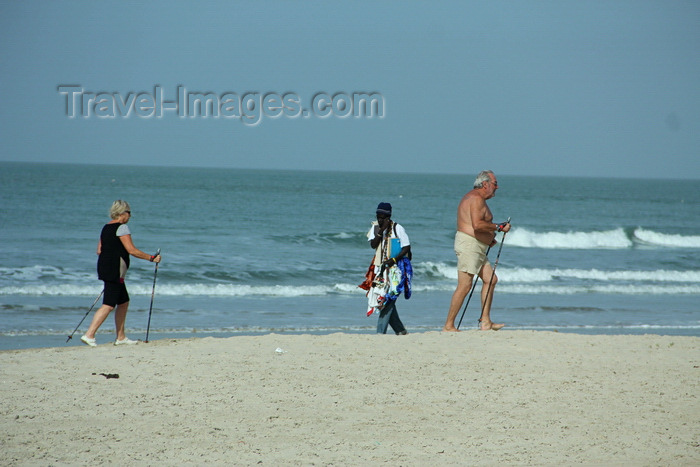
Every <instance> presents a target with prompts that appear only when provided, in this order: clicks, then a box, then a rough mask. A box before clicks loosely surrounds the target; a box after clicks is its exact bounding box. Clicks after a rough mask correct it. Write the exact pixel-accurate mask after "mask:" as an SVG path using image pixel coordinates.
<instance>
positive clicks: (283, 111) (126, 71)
mask: <svg viewBox="0 0 700 467" xmlns="http://www.w3.org/2000/svg"><path fill="white" fill-rule="evenodd" d="M0 62H1V63H2V67H1V69H0V82H1V83H2V89H3V93H2V105H1V106H0V141H2V150H1V153H0V160H4V161H56V162H76V163H117V164H146V165H177V166H212V167H242V168H301V169H324V170H325V169H328V170H356V171H388V172H402V171H405V172H436V173H464V174H469V175H470V176H471V175H473V174H476V173H477V172H478V171H479V170H482V169H484V168H490V169H492V170H494V171H496V173H497V174H504V175H505V174H509V175H571V176H579V175H580V176H620V177H664V178H669V177H670V178H674V177H683V178H700V2H697V1H643V0H629V1H615V0H611V1H603V0H601V1H579V0H577V1H562V0H552V1H507V2H506V1H480V2H472V1H450V2H423V1H421V2H414V1H402V2H398V1H397V2H379V1H371V2H321V1H318V2H311V1H299V2H297V1H287V0H285V1H256V2H252V1H247V2H229V1H222V2H184V1H164V2H148V3H146V4H144V5H142V4H141V2H100V1H96V2H82V1H81V2H77V1H67V2H48V1H47V2H34V1H28V2H16V1H3V2H2V3H0ZM60 86H72V87H69V88H65V87H64V88H60V89H59V87H60ZM156 86H159V87H160V89H157V88H156ZM197 93H201V94H202V95H203V94H205V93H210V98H211V99H212V100H211V103H210V105H211V106H212V107H211V108H210V109H209V110H210V111H212V112H213V111H214V106H215V107H216V109H215V110H216V111H217V112H218V115H216V116H213V115H211V114H210V115H209V116H208V117H204V116H202V115H199V114H194V115H193V116H192V115H191V116H184V115H188V112H191V111H193V109H192V107H193V106H188V107H187V108H185V106H183V105H179V106H178V107H177V109H175V108H174V106H175V105H176V104H177V99H178V96H179V95H182V96H183V97H184V100H188V99H191V98H193V99H195V100H194V101H193V103H194V104H196V97H197ZM354 93H366V94H371V93H375V94H374V96H375V97H377V98H378V101H377V102H380V103H381V105H375V107H374V110H375V111H377V112H381V114H382V115H381V116H379V115H377V114H375V115H372V116H367V115H364V116H362V115H360V116H357V117H356V116H353V115H352V114H351V115H350V116H343V114H344V113H346V112H347V111H348V110H353V111H354V110H355V108H352V109H350V107H344V106H343V103H344V99H343V98H344V96H348V97H349V99H347V101H348V102H351V100H352V99H351V97H352V96H353V94H354ZM159 94H160V97H159V96H158V95H159ZM193 96H194V97H193ZM265 96H267V97H268V99H269V101H267V102H263V97H265ZM277 96H278V97H279V98H277ZM315 96H318V98H319V99H320V100H318V101H317V102H316V107H314V106H312V104H313V103H314V101H313V99H314V97H315ZM324 96H327V97H328V99H324ZM334 96H337V97H336V101H335V103H336V107H335V108H334V107H332V106H331V105H329V104H327V103H326V100H327V101H329V102H330V101H332V99H333V97H334ZM379 98H381V99H379ZM160 99H162V101H160ZM283 100H284V102H283ZM163 101H165V102H166V103H165V105H166V107H167V106H170V107H172V108H165V110H160V109H162V108H163V107H162V104H163ZM239 101H240V102H242V103H243V105H244V106H249V107H246V108H245V109H244V110H245V113H246V114H247V115H249V116H251V117H252V119H251V120H247V119H245V117H244V118H243V119H241V118H236V116H240V115H241V114H242V113H243V111H242V110H241V108H240V107H239V104H240V102H239ZM73 104H75V106H74V107H73ZM120 108H121V109H120ZM314 109H315V110H314ZM71 110H72V112H73V117H72V118H71V117H70V116H69V115H68V114H69V113H70V111H71ZM194 110H196V108H195V109H194ZM181 114H182V116H181ZM326 114H328V115H326ZM257 115H260V118H257V117H256V116H257ZM323 115H325V116H323ZM244 120H245V121H244ZM252 123H255V124H252Z"/></svg>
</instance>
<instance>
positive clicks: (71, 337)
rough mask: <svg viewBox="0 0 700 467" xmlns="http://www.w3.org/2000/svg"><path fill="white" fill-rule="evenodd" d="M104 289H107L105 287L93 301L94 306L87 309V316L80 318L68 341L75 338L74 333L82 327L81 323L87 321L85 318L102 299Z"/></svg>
mask: <svg viewBox="0 0 700 467" xmlns="http://www.w3.org/2000/svg"><path fill="white" fill-rule="evenodd" d="M104 291H105V289H102V292H100V294H99V295H98V296H97V298H96V299H95V301H94V302H92V306H91V307H90V309H89V310H88V311H87V313H85V316H83V319H81V320H80V322H79V323H78V325H77V326H76V327H75V329H73V332H71V333H70V336H68V339H66V342H68V341H69V340H71V339H73V334H75V331H77V330H78V328H79V327H80V325H81V324H83V321H85V318H87V315H89V314H90V312H91V311H92V309H93V308H95V304H96V303H97V300H99V299H100V297H101V296H102V294H103V293H104Z"/></svg>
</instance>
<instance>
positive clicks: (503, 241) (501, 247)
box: [479, 217, 510, 321]
mask: <svg viewBox="0 0 700 467" xmlns="http://www.w3.org/2000/svg"><path fill="white" fill-rule="evenodd" d="M505 223H506V224H510V217H509V218H508V220H507V221H506V222H505ZM507 233H508V232H503V238H501V246H499V247H498V254H497V255H496V262H495V263H493V271H492V272H491V280H490V281H489V288H488V289H486V300H488V299H489V293H491V286H492V285H493V277H494V276H495V275H496V268H497V267H498V260H499V259H501V250H502V249H503V244H504V243H505V241H506V234H507ZM486 300H484V303H482V304H481V316H483V315H484V308H485V307H486ZM481 316H479V321H481Z"/></svg>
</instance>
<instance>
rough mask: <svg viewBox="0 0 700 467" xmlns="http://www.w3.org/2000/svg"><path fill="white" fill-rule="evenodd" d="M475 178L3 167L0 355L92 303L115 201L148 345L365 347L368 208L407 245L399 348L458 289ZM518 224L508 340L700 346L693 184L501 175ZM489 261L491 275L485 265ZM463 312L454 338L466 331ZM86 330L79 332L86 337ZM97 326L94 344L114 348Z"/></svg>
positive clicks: (48, 340)
mask: <svg viewBox="0 0 700 467" xmlns="http://www.w3.org/2000/svg"><path fill="white" fill-rule="evenodd" d="M480 169H481V168H476V167H475V169H474V174H470V175H421V174H411V175H396V176H390V177H389V176H387V175H386V174H369V173H333V172H301V171H299V172H295V171H253V170H236V169H197V168H156V167H125V166H98V165H94V166H90V165H60V164H59V165H57V164H24V163H0V198H1V199H2V205H1V206H0V222H1V224H0V236H1V238H2V243H1V244H0V349H9V348H17V347H27V346H29V347H39V346H60V345H76V344H74V341H76V340H77V339H74V340H73V341H71V343H70V344H64V343H65V340H66V337H67V335H68V334H70V333H71V332H72V331H73V329H74V328H75V326H76V325H77V324H78V322H79V321H80V319H81V318H83V316H84V315H85V314H86V312H87V311H88V308H89V307H90V305H91V304H92V302H93V301H94V300H95V298H96V297H97V296H98V294H99V293H100V291H101V285H102V284H101V282H99V281H98V280H97V277H96V273H95V264H96V259H97V257H96V254H95V249H96V245H97V238H98V236H99V232H100V229H101V227H102V225H103V224H104V223H106V222H107V221H108V220H109V219H108V214H107V211H108V209H109V206H110V205H111V203H112V201H113V200H114V199H118V198H121V199H125V200H127V201H128V202H129V203H130V204H131V207H132V212H133V218H132V220H131V221H130V223H129V226H130V228H131V231H132V233H133V239H134V243H135V244H136V246H137V247H138V248H140V249H141V250H144V251H146V252H150V253H153V252H155V251H156V249H158V248H161V249H162V254H163V263H162V264H161V266H159V269H158V275H157V282H156V288H155V299H154V304H153V315H152V320H151V338H152V339H153V338H159V337H164V336H190V335H222V336H223V335H236V334H241V333H244V334H250V333H259V332H262V333H266V332H309V333H324V332H336V331H343V332H373V330H374V326H375V318H367V317H365V313H364V311H365V309H366V301H365V297H364V292H363V291H362V290H360V289H358V288H357V284H359V283H360V282H362V280H363V278H364V272H365V270H366V268H367V265H368V263H369V261H370V258H371V255H372V251H371V250H370V248H369V247H368V245H367V241H366V238H365V234H366V232H367V229H368V227H369V223H370V221H371V220H373V218H374V210H375V208H376V205H377V204H378V203H379V202H380V201H388V202H390V203H392V205H393V207H394V215H393V218H394V220H396V221H397V222H399V223H401V224H402V225H403V226H404V227H405V228H406V230H407V232H408V235H409V236H410V239H411V243H412V249H413V266H414V271H415V276H414V284H413V285H414V293H413V296H412V298H411V299H410V300H404V299H403V298H401V299H399V302H398V309H399V312H400V315H401V317H402V319H403V321H404V323H405V324H406V326H407V328H408V329H409V332H411V331H413V332H422V331H430V330H439V329H441V327H442V325H443V324H444V320H445V315H446V313H447V306H448V304H449V300H450V296H451V293H452V291H453V290H454V286H455V283H456V270H455V266H456V259H455V256H454V252H453V251H452V241H453V237H454V228H455V227H454V225H455V210H456V206H457V203H458V201H459V199H460V198H461V197H462V195H463V194H464V193H465V192H466V191H468V190H469V189H470V187H471V184H472V183H473V178H474V175H475V173H476V172H478V170H480ZM498 178H499V185H500V189H499V191H498V194H497V196H496V197H495V198H494V199H492V200H490V201H489V205H490V206H491V209H492V211H493V213H494V216H495V220H497V221H502V220H505V219H506V218H507V217H509V216H511V217H512V224H513V230H511V232H510V233H509V234H508V235H507V237H506V239H505V244H504V247H503V250H502V254H501V260H500V264H499V266H498V275H499V277H500V279H501V280H500V283H499V286H498V289H497V296H496V299H495V303H494V308H493V312H492V314H493V317H494V319H495V320H497V321H502V322H506V323H507V324H508V327H507V328H506V329H543V330H553V329H556V330H558V331H562V332H580V333H621V334H637V333H657V334H672V335H694V336H697V335H700V305H698V298H699V297H700V215H699V214H700V207H699V206H700V181H697V180H686V181H673V180H628V179H589V178H551V177H550V178H536V177H515V176H506V175H499V177H498ZM496 251H497V250H495V249H494V251H493V252H492V253H491V260H492V262H493V261H494V260H495V253H496ZM154 272H155V271H154V265H153V264H151V263H148V262H145V261H141V260H137V259H134V260H133V261H132V267H131V269H130V270H129V274H128V276H127V285H128V288H129V292H130V294H131V298H132V300H131V308H130V312H129V316H128V318H127V330H128V332H129V335H130V336H132V337H133V338H143V337H144V335H145V330H146V325H147V324H146V323H147V315H148V309H149V306H150V298H151V292H152V287H153V278H154ZM478 314H479V310H478V307H477V306H476V303H472V304H471V305H470V307H469V309H468V310H467V313H466V316H465V318H464V319H465V321H464V323H463V325H462V328H463V329H470V328H473V327H474V325H475V323H476V319H477V317H478ZM87 321H89V318H88V319H87V320H86V322H85V323H84V324H83V326H82V327H81V330H84V329H85V328H86V327H87V324H88V323H87ZM112 329H113V321H112V320H111V318H110V319H108V320H107V321H106V322H105V324H104V325H103V327H102V329H101V330H100V334H98V341H102V342H107V341H109V340H111V339H112V333H111V330H112Z"/></svg>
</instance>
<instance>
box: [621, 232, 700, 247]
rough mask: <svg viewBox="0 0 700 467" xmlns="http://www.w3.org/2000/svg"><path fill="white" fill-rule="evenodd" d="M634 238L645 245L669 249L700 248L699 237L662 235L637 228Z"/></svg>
mask: <svg viewBox="0 0 700 467" xmlns="http://www.w3.org/2000/svg"><path fill="white" fill-rule="evenodd" d="M634 238H635V239H636V240H637V241H639V242H640V243H643V244H646V245H655V246H663V247H671V248H700V235H681V234H663V233H659V232H654V231H653V230H646V229H642V228H638V229H636V230H635V231H634Z"/></svg>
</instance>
